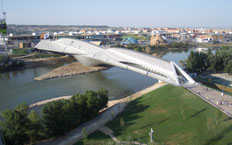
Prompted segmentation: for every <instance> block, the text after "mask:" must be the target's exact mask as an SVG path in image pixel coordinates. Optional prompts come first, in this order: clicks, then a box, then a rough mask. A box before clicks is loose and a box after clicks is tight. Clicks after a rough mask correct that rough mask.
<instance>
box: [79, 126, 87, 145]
mask: <svg viewBox="0 0 232 145" xmlns="http://www.w3.org/2000/svg"><path fill="white" fill-rule="evenodd" d="M81 134H82V137H83V141H84V145H87V144H88V133H87V131H86V128H82V130H81Z"/></svg>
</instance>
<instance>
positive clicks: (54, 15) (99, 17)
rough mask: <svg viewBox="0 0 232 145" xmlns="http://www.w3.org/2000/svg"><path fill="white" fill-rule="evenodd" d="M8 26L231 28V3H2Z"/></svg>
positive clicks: (163, 0)
mask: <svg viewBox="0 0 232 145" xmlns="http://www.w3.org/2000/svg"><path fill="white" fill-rule="evenodd" d="M3 3H4V11H6V13H7V23H8V24H27V25H31V24H34V25H107V26H112V27H217V28H232V17H231V14H232V0H3Z"/></svg>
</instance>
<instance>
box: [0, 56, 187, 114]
mask: <svg viewBox="0 0 232 145" xmlns="http://www.w3.org/2000/svg"><path fill="white" fill-rule="evenodd" d="M188 55H189V51H188V52H168V53H167V54H166V55H164V56H163V58H164V59H166V60H171V61H174V62H176V63H177V64H179V61H180V60H183V59H187V56H188ZM54 68H55V67H39V68H33V69H26V70H20V71H15V72H9V73H2V74H0V111H3V110H5V109H7V108H13V107H14V106H16V105H17V104H20V103H24V102H25V103H27V104H31V103H35V102H38V101H42V100H45V99H49V98H54V97H58V96H65V95H72V94H75V93H83V92H84V91H86V90H98V89H100V88H105V89H107V90H108V91H109V95H110V99H111V100H112V99H118V98H123V97H125V96H127V95H130V94H132V93H134V92H137V91H139V90H142V89H144V88H146V87H148V86H150V85H152V84H154V83H156V82H157V80H155V79H153V78H150V77H147V76H144V75H141V74H138V73H135V72H132V71H128V70H125V69H121V68H118V67H112V68H110V69H108V70H105V71H102V72H95V73H90V74H85V75H79V76H72V77H66V78H57V79H50V80H43V81H35V80H34V78H35V77H38V76H40V75H41V74H44V73H47V72H49V71H50V70H52V69H54Z"/></svg>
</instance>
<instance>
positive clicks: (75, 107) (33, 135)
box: [0, 89, 108, 145]
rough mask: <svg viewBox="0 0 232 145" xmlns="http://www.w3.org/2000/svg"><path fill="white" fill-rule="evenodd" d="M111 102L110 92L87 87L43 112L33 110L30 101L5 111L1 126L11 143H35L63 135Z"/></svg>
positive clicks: (49, 104)
mask: <svg viewBox="0 0 232 145" xmlns="http://www.w3.org/2000/svg"><path fill="white" fill-rule="evenodd" d="M107 103H108V92H107V91H106V90H104V89H101V90H99V91H97V92H94V91H86V92H85V93H84V94H76V95H73V96H72V98H71V99H69V100H59V101H54V102H50V103H47V104H46V105H44V106H43V108H42V112H41V116H40V115H38V114H37V112H36V111H31V112H29V107H28V105H26V104H21V105H19V106H17V107H16V108H15V109H12V110H10V109H8V110H6V111H5V112H2V113H1V117H2V120H1V121H0V126H1V128H2V131H3V135H4V138H5V141H6V143H7V145H12V144H15V145H16V144H17V145H24V144H33V143H35V142H37V141H39V140H42V139H48V138H55V137H58V136H61V135H63V134H65V133H67V132H68V131H70V130H72V129H73V128H75V127H77V126H79V125H80V124H81V123H83V122H85V121H87V120H90V119H92V118H93V117H95V116H96V115H97V114H98V112H99V111H100V110H101V109H103V108H105V107H106V106H107Z"/></svg>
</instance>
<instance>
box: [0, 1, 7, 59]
mask: <svg viewBox="0 0 232 145" xmlns="http://www.w3.org/2000/svg"><path fill="white" fill-rule="evenodd" d="M1 5H2V18H0V45H1V46H0V47H2V48H3V49H5V57H6V58H7V47H6V43H5V35H6V30H7V25H6V12H5V11H4V5H3V0H1Z"/></svg>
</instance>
